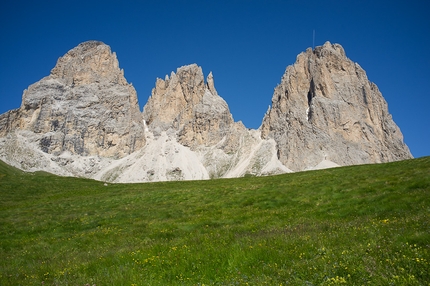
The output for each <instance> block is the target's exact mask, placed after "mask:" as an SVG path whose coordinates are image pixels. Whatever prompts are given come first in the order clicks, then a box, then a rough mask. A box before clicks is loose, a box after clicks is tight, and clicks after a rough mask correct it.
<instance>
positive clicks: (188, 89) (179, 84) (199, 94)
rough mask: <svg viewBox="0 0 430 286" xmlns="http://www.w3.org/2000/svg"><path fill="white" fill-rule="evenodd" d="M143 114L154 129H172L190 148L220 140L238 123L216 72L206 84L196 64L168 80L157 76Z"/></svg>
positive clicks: (156, 130)
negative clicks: (220, 89)
mask: <svg viewBox="0 0 430 286" xmlns="http://www.w3.org/2000/svg"><path fill="white" fill-rule="evenodd" d="M143 116H144V118H145V120H146V122H147V124H148V127H149V129H150V130H152V131H154V132H155V133H160V132H161V131H167V130H169V129H170V130H172V131H174V132H177V133H178V141H179V142H180V143H182V144H183V145H185V146H190V147H192V146H196V145H212V144H215V143H217V142H218V141H220V140H221V139H222V138H223V137H224V136H225V135H226V134H227V130H228V129H229V128H230V127H231V126H232V125H233V124H234V121H233V117H232V115H231V113H230V110H229V108H228V105H227V103H226V102H225V101H224V99H222V98H221V97H220V96H219V95H218V93H217V92H216V89H215V86H214V80H213V75H212V73H210V74H209V75H208V77H207V83H205V81H204V76H203V71H202V69H201V67H199V66H197V65H196V64H191V65H187V66H183V67H180V68H178V69H177V71H176V73H174V72H172V73H171V75H170V78H169V77H167V76H166V78H165V80H162V79H157V81H156V84H155V88H154V89H153V90H152V95H151V97H150V98H149V100H148V103H147V104H146V105H145V107H144V111H143Z"/></svg>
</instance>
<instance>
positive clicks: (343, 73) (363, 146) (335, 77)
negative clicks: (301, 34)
mask: <svg viewBox="0 0 430 286" xmlns="http://www.w3.org/2000/svg"><path fill="white" fill-rule="evenodd" d="M261 132H262V137H263V138H273V139H274V140H275V141H276V143H277V154H278V158H279V160H280V161H281V162H282V163H283V164H284V165H285V166H287V167H288V168H290V169H291V170H293V171H300V170H304V169H307V168H310V167H313V166H317V165H318V164H319V163H321V162H322V161H324V160H325V161H331V162H334V163H336V164H338V165H343V166H344V165H354V164H363V163H380V162H389V161H396V160H403V159H408V158H411V157H412V156H411V153H410V152H409V149H408V147H407V146H406V145H405V144H404V143H403V136H402V133H401V132H400V129H399V128H398V127H397V125H396V124H395V123H394V121H393V119H392V117H391V114H390V113H389V112H388V107H387V103H386V101H385V100H384V98H383V97H382V95H381V93H380V92H379V90H378V88H377V86H376V85H375V84H374V83H372V82H370V81H369V80H368V79H367V76H366V73H365V71H364V70H363V69H362V68H361V67H360V66H359V65H358V64H357V63H354V62H352V61H351V60H349V59H348V58H347V57H346V55H345V51H344V49H343V48H342V47H341V46H340V45H338V44H330V43H329V42H326V43H325V44H324V45H323V46H320V47H316V48H315V50H312V49H310V48H309V49H307V50H306V52H304V53H301V54H300V55H298V57H297V61H296V63H295V64H294V65H292V66H288V67H287V69H286V71H285V74H284V75H283V76H282V80H281V83H280V84H279V85H278V86H277V87H276V88H275V92H274V94H273V97H272V107H271V108H270V109H269V110H268V112H267V113H266V115H265V116H264V119H263V123H262V126H261Z"/></svg>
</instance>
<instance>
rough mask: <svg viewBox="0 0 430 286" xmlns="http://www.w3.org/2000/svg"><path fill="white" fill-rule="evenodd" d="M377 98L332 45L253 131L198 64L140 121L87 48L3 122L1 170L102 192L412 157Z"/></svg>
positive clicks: (110, 72) (132, 103)
mask: <svg viewBox="0 0 430 286" xmlns="http://www.w3.org/2000/svg"><path fill="white" fill-rule="evenodd" d="M411 157H412V156H411V154H410V152H409V149H408V148H407V146H406V145H405V144H404V143H403V138H402V134H401V132H400V130H399V128H398V127H397V126H396V124H395V123H394V122H393V120H392V118H391V115H390V114H389V113H388V109H387V103H386V102H385V100H384V99H383V97H382V95H381V93H380V92H379V91H378V88H377V87H376V85H374V84H373V83H371V82H369V81H368V79H367V77H366V74H365V72H364V71H363V69H361V68H360V66H359V65H358V64H356V63H353V62H352V61H350V60H349V59H348V58H347V57H346V56H345V52H344V50H343V48H342V47H341V46H340V45H337V44H335V45H332V44H330V43H326V44H324V46H322V47H317V48H316V49H315V50H311V49H308V50H307V51H306V52H304V53H302V54H300V55H299V56H298V57H297V62H296V63H295V64H294V65H292V66H289V67H287V70H286V72H285V74H284V75H283V77H282V81H281V84H280V85H279V86H277V87H276V89H275V92H274V94H273V98H272V108H270V109H269V110H268V111H267V113H266V115H265V116H264V119H263V122H262V125H261V127H260V128H259V129H258V130H250V129H247V128H245V126H244V125H243V124H242V123H241V122H240V121H239V122H235V121H234V120H233V116H232V115H231V113H230V110H229V108H228V105H227V103H226V102H225V101H224V99H222V98H221V97H220V96H219V95H218V93H217V91H216V89H215V85H214V77H213V75H212V73H209V75H208V76H207V78H206V81H205V78H204V76H203V71H202V69H201V68H200V67H199V66H197V65H195V64H192V65H188V66H183V67H180V68H178V69H177V71H176V73H174V72H172V73H171V74H170V76H166V77H165V79H164V80H162V79H157V80H156V83H155V87H154V89H153V90H152V94H151V96H150V98H149V100H148V102H147V104H146V105H145V107H144V110H143V113H141V112H140V110H139V105H138V101H137V96H136V91H135V90H134V88H133V86H132V85H131V84H128V83H127V81H126V79H125V78H124V73H123V71H122V70H120V69H119V65H118V60H117V58H116V55H115V53H112V52H111V50H110V48H109V46H107V45H105V44H103V43H101V42H96V41H90V42H85V43H82V44H80V45H79V46H77V47H76V48H74V49H72V50H70V51H69V52H68V53H66V54H65V55H64V56H63V57H61V58H60V59H59V60H58V62H57V64H56V66H55V67H54V68H53V69H52V71H51V74H50V75H49V76H47V77H45V78H43V79H42V80H40V81H39V82H37V83H35V84H33V85H31V86H29V88H28V90H25V91H24V94H23V98H22V104H21V107H20V108H18V109H15V110H11V111H9V112H6V113H5V114H2V115H0V159H1V160H3V161H5V162H7V163H9V164H11V165H14V166H15V167H18V168H21V169H23V170H28V171H35V170H44V171H48V172H52V173H55V174H58V175H68V176H70V175H71V176H80V177H88V178H94V179H97V180H102V181H110V182H148V181H166V180H201V179H209V178H220V177H240V176H244V175H256V176H260V175H270V174H278V173H285V172H291V170H293V171H300V170H306V169H321V168H327V167H335V166H339V165H352V164H362V163H378V162H388V161H395V160H402V159H408V158H411Z"/></svg>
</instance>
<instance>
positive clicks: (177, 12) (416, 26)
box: [0, 0, 430, 157]
mask: <svg viewBox="0 0 430 286" xmlns="http://www.w3.org/2000/svg"><path fill="white" fill-rule="evenodd" d="M429 3H430V1H426V0H422V1H418V0H409V1H377V0H373V1H367V0H357V1H347V0H336V1H335V0H326V1H321V0H319V1H306V0H292V1H279V0H278V1H277V0H261V1H252V0H248V1H245V0H242V1H235V0H229V1H219V0H212V1H206V0H198V1H197V0H196V1H194V0H190V1H185V0H179V1H108V0H106V1H91V0H76V1H62V0H56V1H20V0H2V1H1V3H0V44H1V45H0V102H1V104H0V113H4V112H6V111H7V110H10V109H14V108H18V107H19V106H20V104H21V96H22V92H23V90H24V89H26V88H27V87H28V86H29V85H30V84H32V83H34V82H36V81H38V80H40V79H41V78H42V77H44V76H47V75H49V72H50V70H51V69H52V68H53V67H54V66H55V63H56V61H57V59H58V58H59V57H60V56H62V55H64V54H65V53H66V52H67V51H68V50H70V49H72V48H73V47H75V46H77V45H78V44H79V43H81V42H83V41H87V40H100V41H103V42H104V43H106V44H108V45H110V46H111V48H112V50H113V51H114V52H116V53H117V56H118V59H119V62H120V67H121V68H123V69H124V71H125V77H126V78H127V80H128V81H129V82H132V83H133V85H134V86H135V88H136V90H137V93H138V96H139V103H140V106H141V108H143V106H144V104H145V103H146V101H147V99H148V97H149V95H150V94H151V89H152V88H153V87H154V83H155V79H156V78H157V77H159V78H164V76H165V75H166V74H170V72H171V71H176V68H178V67H180V66H183V65H187V64H191V63H197V64H198V65H200V66H201V67H202V68H203V72H204V74H205V76H207V74H208V73H209V72H210V71H212V72H213V74H214V80H215V87H216V88H217V90H218V93H219V95H221V96H222V97H223V98H224V99H225V100H226V101H227V103H228V104H229V107H230V110H231V112H232V114H233V117H234V119H235V120H236V121H238V120H241V121H243V122H244V124H245V125H246V126H247V127H249V128H258V127H259V126H260V124H261V121H262V118H263V115H264V113H265V112H266V110H267V107H268V106H269V104H270V103H271V98H272V93H273V89H274V88H275V86H276V85H277V84H278V83H279V82H280V78H281V76H282V74H283V73H284V71H285V68H286V67H287V66H288V65H290V64H293V63H294V62H295V60H296V56H297V54H299V53H300V52H302V51H304V50H306V48H308V47H311V46H312V32H313V30H315V33H316V37H315V44H316V45H322V44H324V42H325V41H330V42H332V43H339V44H341V45H342V46H343V47H344V49H345V51H346V54H347V56H348V57H349V58H350V59H351V60H353V61H355V62H358V63H359V64H360V65H361V67H363V68H364V69H365V70H366V72H367V75H368V77H369V79H370V80H371V81H372V82H374V83H376V85H378V87H379V89H380V90H381V92H382V94H383V96H384V97H385V99H386V100H387V102H388V105H389V111H390V112H391V114H392V115H393V118H394V121H395V122H396V123H397V125H399V126H400V128H401V130H402V132H403V135H404V137H405V142H406V144H408V146H409V148H410V149H411V152H412V154H413V155H414V156H415V157H421V156H427V155H430V120H429V118H428V117H429V111H428V110H429V108H430V88H429V83H430V52H429V47H430V17H429V13H430V4H429Z"/></svg>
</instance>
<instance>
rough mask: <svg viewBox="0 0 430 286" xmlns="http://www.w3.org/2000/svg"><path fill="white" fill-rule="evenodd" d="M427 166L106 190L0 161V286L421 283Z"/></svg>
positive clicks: (408, 163) (428, 237)
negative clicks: (24, 169)
mask: <svg viewBox="0 0 430 286" xmlns="http://www.w3.org/2000/svg"><path fill="white" fill-rule="evenodd" d="M429 170H430V157H424V158H419V159H412V160H403V161H399V162H391V163H384V164H369V165H360V166H347V167H340V168H332V169H326V170H318V171H309V172H297V173H292V174H281V175H276V176H265V177H251V178H249V177H247V178H233V179H219V180H204V181H176V182H157V183H144V184H110V183H109V184H107V183H103V182H99V181H95V180H90V179H84V178H70V177H59V176H55V175H52V174H49V173H45V172H35V173H26V172H23V171H20V170H18V169H16V168H13V167H10V166H8V165H6V164H4V163H3V162H1V161H0V194H1V197H2V200H1V201H0V225H1V228H0V242H1V244H0V255H1V257H2V258H3V259H1V261H0V284H1V285H203V284H204V285H246V284H249V285H337V284H344V285H417V286H418V285H428V282H429V281H430V272H429V271H428V269H429V263H430V247H429V241H430V231H429V227H430V225H429V222H430V212H429V211H428V210H429V207H430V176H429Z"/></svg>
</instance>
